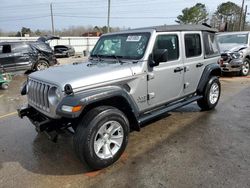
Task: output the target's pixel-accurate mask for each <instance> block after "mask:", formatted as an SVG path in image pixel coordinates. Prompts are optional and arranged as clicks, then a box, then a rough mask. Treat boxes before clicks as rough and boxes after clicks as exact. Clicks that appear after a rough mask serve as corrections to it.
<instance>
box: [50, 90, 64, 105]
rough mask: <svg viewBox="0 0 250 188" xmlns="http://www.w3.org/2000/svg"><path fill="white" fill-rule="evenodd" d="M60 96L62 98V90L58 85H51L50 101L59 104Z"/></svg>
mask: <svg viewBox="0 0 250 188" xmlns="http://www.w3.org/2000/svg"><path fill="white" fill-rule="evenodd" d="M60 98H61V93H60V90H59V89H58V88H57V87H51V88H50V89H49V95H48V99H49V103H50V104H52V105H56V104H58V102H59V100H60Z"/></svg>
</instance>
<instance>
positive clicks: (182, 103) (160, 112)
mask: <svg viewBox="0 0 250 188" xmlns="http://www.w3.org/2000/svg"><path fill="white" fill-rule="evenodd" d="M201 98H202V96H200V95H197V96H193V97H191V98H189V99H184V100H182V101H180V102H178V103H174V104H171V105H167V106H165V107H163V108H160V109H157V110H155V111H152V112H149V113H147V114H144V115H143V116H141V117H140V118H139V120H138V123H139V125H142V124H144V123H146V122H148V121H150V120H152V119H153V118H156V117H158V116H161V115H163V114H165V113H167V112H170V111H172V110H174V109H177V108H180V107H182V106H185V105H187V104H190V103H192V102H194V101H197V100H199V99H201Z"/></svg>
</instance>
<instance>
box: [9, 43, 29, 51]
mask: <svg viewBox="0 0 250 188" xmlns="http://www.w3.org/2000/svg"><path fill="white" fill-rule="evenodd" d="M12 51H13V52H21V53H27V52H28V51H29V46H28V45H27V44H23V43H17V44H15V45H14V46H13V47H12Z"/></svg>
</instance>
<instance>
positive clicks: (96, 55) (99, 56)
mask: <svg viewBox="0 0 250 188" xmlns="http://www.w3.org/2000/svg"><path fill="white" fill-rule="evenodd" d="M90 57H92V60H93V57H97V60H98V62H100V61H103V59H102V58H101V57H102V55H98V54H92V55H91V56H90Z"/></svg>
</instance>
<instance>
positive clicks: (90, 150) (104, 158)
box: [74, 106, 129, 169]
mask: <svg viewBox="0 0 250 188" xmlns="http://www.w3.org/2000/svg"><path fill="white" fill-rule="evenodd" d="M128 134H129V123H128V120H127V118H126V116H125V115H124V114H123V113H122V112H121V111H120V110H118V109H116V108H114V107H111V106H100V107H96V108H94V109H92V110H91V111H89V112H88V113H87V114H86V115H85V116H84V117H83V119H82V121H81V122H80V124H79V125H78V127H77V129H76V133H75V136H74V148H75V151H76V154H77V155H78V157H79V158H80V160H81V161H82V162H84V161H85V162H87V164H88V165H89V166H90V167H91V168H92V169H102V168H105V167H107V166H109V165H111V164H113V163H114V162H115V161H117V160H118V159H119V157H120V156H121V154H122V153H123V151H124V150H125V148H126V146H127V143H128Z"/></svg>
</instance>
